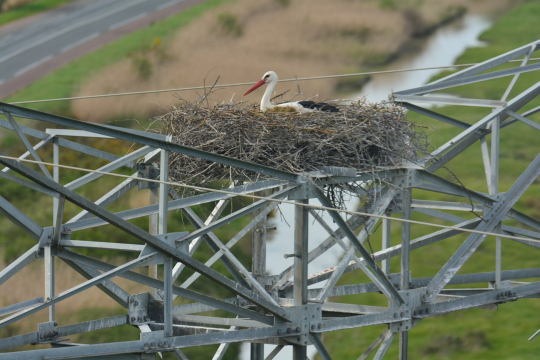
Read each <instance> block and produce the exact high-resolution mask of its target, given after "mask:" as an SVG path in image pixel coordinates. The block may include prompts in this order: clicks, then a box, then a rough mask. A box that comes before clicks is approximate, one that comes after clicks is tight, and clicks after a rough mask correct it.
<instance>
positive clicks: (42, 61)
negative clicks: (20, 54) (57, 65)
mask: <svg viewBox="0 0 540 360" xmlns="http://www.w3.org/2000/svg"><path fill="white" fill-rule="evenodd" d="M52 58H53V56H52V55H48V56H45V57H44V58H42V59H40V60H38V61H36V62H33V63H31V64H30V65H28V66H25V67H23V68H22V69H20V70H18V71H17V72H16V73H15V74H13V77H17V76H19V75H21V74H23V73H25V72H27V71H28V70H31V69H33V68H35V67H36V66H38V65H41V64H43V63H44V62H46V61H49V60H51V59H52Z"/></svg>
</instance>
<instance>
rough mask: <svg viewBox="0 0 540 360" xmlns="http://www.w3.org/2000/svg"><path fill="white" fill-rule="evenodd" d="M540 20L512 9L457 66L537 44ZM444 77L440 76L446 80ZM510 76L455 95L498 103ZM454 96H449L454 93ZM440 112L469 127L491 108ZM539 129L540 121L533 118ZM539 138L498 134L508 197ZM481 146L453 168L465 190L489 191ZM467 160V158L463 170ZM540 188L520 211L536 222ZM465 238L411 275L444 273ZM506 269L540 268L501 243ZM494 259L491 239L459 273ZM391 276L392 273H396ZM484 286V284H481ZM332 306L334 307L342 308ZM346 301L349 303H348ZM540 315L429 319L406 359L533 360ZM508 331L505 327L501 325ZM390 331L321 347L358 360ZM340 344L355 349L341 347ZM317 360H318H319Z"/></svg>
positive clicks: (448, 131) (343, 337) (414, 335)
mask: <svg viewBox="0 0 540 360" xmlns="http://www.w3.org/2000/svg"><path fill="white" fill-rule="evenodd" d="M538 14H540V3H539V2H537V1H535V2H528V3H526V4H522V5H520V6H519V7H517V8H515V9H514V10H512V11H511V12H509V13H508V14H505V15H504V16H502V17H501V18H500V19H499V20H498V21H497V22H496V23H495V24H494V26H493V27H492V28H491V29H489V30H487V31H485V32H484V33H483V34H482V35H481V36H480V40H482V41H484V42H485V43H486V46H482V47H475V48H471V49H469V50H467V51H466V52H465V53H464V54H463V55H462V56H460V57H459V58H458V59H457V60H456V63H476V62H480V61H484V60H487V59H489V58H492V57H495V56H497V55H500V54H502V53H504V52H506V51H510V50H512V49H514V48H516V47H519V46H521V45H524V44H527V43H530V42H533V41H536V40H538V32H537V31H536V30H535V29H536V27H537V25H536V24H537V16H538ZM449 73H450V72H444V73H442V74H440V75H439V76H438V77H440V76H445V75H448V74H449ZM509 81H510V77H507V78H502V79H497V80H494V81H490V82H489V83H484V84H482V83H480V84H474V85H469V86H464V87H462V88H457V89H455V90H453V91H452V93H454V94H456V95H460V96H462V97H465V98H478V99H487V98H490V99H497V98H500V97H501V96H502V94H503V93H504V91H505V89H506V86H507V85H508V82H509ZM538 81H540V74H538V73H536V72H533V73H530V74H527V75H526V76H521V77H520V80H519V81H518V83H517V84H516V88H515V90H514V91H513V92H512V93H511V94H510V98H511V97H513V96H515V95H517V94H518V93H519V92H520V91H523V90H524V89H526V88H527V87H528V86H530V85H532V84H534V83H536V82H538ZM449 92H450V91H449ZM538 105H540V101H539V100H538V99H537V100H535V101H534V102H532V103H530V104H528V105H527V107H526V108H525V109H524V110H526V109H529V108H532V107H535V106H538ZM437 111H438V112H441V113H442V114H444V115H447V116H450V117H452V118H455V119H459V120H461V121H465V122H467V123H471V122H472V121H475V120H477V119H479V118H481V117H482V116H483V115H485V114H488V113H489V112H490V111H491V110H490V109H477V108H473V107H457V106H456V107H450V106H449V107H444V108H437ZM410 116H411V117H413V120H415V121H417V122H420V123H423V124H424V125H426V126H427V128H428V132H429V136H430V140H431V142H432V144H433V145H434V146H436V145H437V144H442V143H444V142H446V141H448V140H449V139H450V138H452V137H453V136H455V135H456V134H457V132H458V131H459V130H454V129H452V126H450V125H448V126H446V125H445V124H442V123H434V122H433V121H430V120H429V119H427V118H425V117H422V116H417V115H415V114H413V113H410ZM532 119H533V120H535V121H536V122H538V117H537V116H536V117H532ZM537 137H538V135H537V133H536V132H534V131H530V130H529V128H528V127H527V126H526V125H524V124H516V126H512V127H508V128H505V130H504V132H502V133H501V158H500V189H501V191H506V189H508V188H509V187H510V186H511V185H512V183H513V181H514V180H515V178H516V177H517V176H518V175H519V174H520V173H521V171H523V169H524V168H525V167H526V166H527V165H528V164H529V163H530V162H531V161H532V160H533V159H534V157H535V156H536V155H537V154H538V153H539V150H540V149H539V146H538V140H537ZM479 153H480V149H479V147H474V146H473V149H470V150H467V151H466V152H465V153H464V154H463V155H462V156H461V157H458V158H457V159H456V160H455V161H452V162H450V163H449V164H448V167H449V168H450V170H452V172H454V173H455V174H456V176H457V177H458V178H459V180H460V181H461V182H462V183H463V184H464V185H465V186H467V187H469V188H472V189H475V190H478V191H483V192H487V190H486V185H485V174H484V173H483V166H482V160H481V156H480V155H479ZM463 159H466V166H464V163H463V161H464V160H463ZM439 175H441V176H443V177H446V178H448V179H451V176H450V174H449V173H448V172H447V171H446V170H444V169H443V170H441V172H440V174H439ZM417 197H420V198H423V197H425V199H429V200H450V199H451V198H449V197H447V196H444V195H438V196H435V195H434V193H430V194H429V195H427V194H424V193H422V192H421V191H416V190H415V198H417ZM539 197H540V184H538V183H535V184H533V185H532V186H531V187H530V188H529V189H528V191H527V192H526V194H525V195H524V196H523V197H522V198H521V200H520V201H519V202H518V203H517V205H516V207H517V209H519V210H522V211H525V212H526V213H527V214H529V215H531V216H533V217H536V218H538V217H539V216H540V205H539V204H538V200H537V199H538V198H539ZM459 216H463V217H464V218H467V219H471V218H472V217H473V216H474V215H472V214H469V215H468V214H463V213H459ZM413 219H414V220H419V221H429V220H430V218H428V217H425V216H422V215H421V214H417V213H415V214H413ZM411 231H412V238H413V239H416V238H418V237H420V236H423V235H425V234H426V233H425V232H424V230H423V229H422V228H419V227H417V226H412V227H411ZM400 235H401V227H400V226H399V224H394V225H393V226H392V239H393V240H392V245H397V244H399V239H400ZM464 239H465V237H464V236H461V237H459V238H458V239H454V240H447V241H442V242H439V243H437V244H433V245H430V246H429V247H427V248H425V249H422V250H417V251H413V252H412V253H411V272H412V276H413V277H419V276H426V274H435V273H436V272H437V271H438V269H439V268H440V266H441V265H442V264H444V262H445V261H446V260H447V259H448V258H449V257H450V255H451V254H453V253H454V251H455V250H456V249H457V247H458V246H459V245H460V244H461V242H462V241H463V240H464ZM380 241H381V239H380V230H379V232H377V233H376V234H374V235H373V236H372V238H371V243H372V244H374V247H373V249H374V251H377V250H379V249H380V245H379V244H380ZM502 244H503V257H502V266H503V270H510V269H518V268H533V267H537V266H538V260H537V259H538V258H537V256H536V255H535V252H534V251H530V249H531V248H530V247H527V246H525V245H522V244H516V243H514V242H511V241H505V240H503V242H502ZM494 254H495V241H494V240H493V239H492V238H487V239H486V241H485V242H484V243H483V244H482V245H481V246H480V247H479V248H478V250H477V251H476V253H475V254H474V255H473V258H471V259H470V260H469V261H468V262H467V263H466V264H465V265H464V266H463V268H462V270H461V272H462V273H472V272H481V271H486V269H489V268H494V266H495V265H494V263H493V256H494ZM399 260H400V259H399V258H395V259H393V261H392V262H391V268H392V269H396V270H397V269H399V266H400V263H399ZM391 272H393V271H391ZM359 281H360V282H365V281H367V280H366V279H365V276H363V275H361V274H360V273H359V272H358V271H355V272H351V273H348V274H346V275H345V276H344V277H343V278H342V279H341V280H340V283H339V284H340V285H345V284H350V283H358V282H359ZM481 286H485V284H481ZM358 299H359V300H360V301H361V302H362V303H369V304H373V305H383V306H386V299H385V298H384V297H382V296H380V295H377V294H371V295H362V296H359V297H358ZM337 300H338V299H337V298H336V299H332V300H331V301H337ZM348 300H351V299H350V298H349V299H348ZM539 309H540V304H539V303H538V301H537V300H536V299H527V300H520V301H519V302H517V303H509V304H503V305H499V310H498V311H487V310H480V309H469V310H463V311H459V312H455V313H453V314H449V315H445V316H443V317H441V316H439V317H435V318H428V319H424V320H422V322H420V323H419V324H418V325H417V326H415V328H414V329H412V330H411V331H410V335H409V358H411V359H426V360H431V359H433V360H435V359H464V360H483V359H486V360H487V359H494V358H497V359H528V358H534V357H535V356H536V355H537V354H538V351H539V350H540V343H539V342H537V341H531V342H528V341H527V339H528V338H529V336H530V335H531V334H533V333H534V332H535V331H536V330H537V328H538V324H537V321H536V320H535V317H534V316H533V315H532V314H535V313H536V312H537V311H538V310H539ZM501 324H504V326H501ZM384 329H385V327H383V326H379V327H366V328H363V329H355V330H350V331H348V330H347V331H340V332H335V333H328V334H325V337H324V343H325V345H326V346H327V348H328V351H329V353H330V354H331V355H332V357H333V358H336V359H354V358H358V356H359V355H360V354H361V353H362V352H363V351H364V350H365V349H366V348H367V347H368V346H369V345H370V344H371V342H373V340H375V339H376V338H377V336H379V335H380V334H381V332H382V331H383V330H384ZM343 344H354V345H351V346H343ZM386 356H387V357H388V358H389V359H395V358H398V341H397V340H394V342H393V344H392V346H391V347H390V349H389V351H388V353H387V355H386ZM317 359H320V357H317Z"/></svg>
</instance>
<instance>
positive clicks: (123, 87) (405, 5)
mask: <svg viewBox="0 0 540 360" xmlns="http://www.w3.org/2000/svg"><path fill="white" fill-rule="evenodd" d="M515 3H516V2H513V3H512V1H510V0H472V1H471V0H427V1H423V2H418V1H413V0H410V1H409V0H407V1H395V0H377V1H376V0H361V1H358V0H357V1H351V0H335V1H324V0H261V1H257V2H254V1H249V0H237V1H235V2H231V3H227V4H225V5H222V6H220V7H218V8H216V9H214V10H212V11H209V12H208V13H206V14H205V15H204V16H202V17H200V18H199V19H197V20H195V21H194V22H192V23H191V24H190V25H189V26H187V27H185V28H182V29H181V30H180V31H178V32H177V33H176V34H174V35H173V36H171V38H170V39H155V41H154V43H153V44H141V46H146V47H147V49H146V50H144V51H141V52H140V53H137V54H133V55H132V56H131V57H129V58H127V59H125V60H123V61H121V62H119V63H117V64H115V65H112V66H110V67H108V68H106V69H104V70H103V71H102V72H101V73H99V74H97V75H96V76H94V77H93V78H91V79H88V80H87V81H86V82H84V83H83V84H82V86H81V88H80V91H79V92H78V93H77V94H74V95H76V96H81V95H91V94H103V93H115V92H127V91H142V90H149V89H166V88H181V87H191V86H200V85H202V84H203V79H205V77H206V84H207V85H208V84H212V83H213V82H214V81H215V80H216V78H217V77H218V75H219V76H220V79H219V84H227V83H237V82H249V81H256V80H258V79H259V78H260V77H261V75H262V74H263V73H264V72H266V71H268V70H274V71H276V72H277V73H278V74H279V76H280V78H294V77H295V76H298V77H306V76H318V75H331V74H339V73H345V72H352V71H358V70H361V69H366V68H373V67H375V66H378V67H381V66H382V65H385V64H388V63H389V62H390V61H391V60H392V59H394V58H396V57H397V56H399V54H401V53H403V52H407V51H414V48H415V47H414V46H413V44H414V43H415V42H417V41H418V40H417V39H419V38H422V37H424V36H425V35H426V34H429V33H430V32H431V31H433V29H434V28H436V27H437V26H439V25H440V24H441V23H444V22H448V21H451V20H452V19H453V18H456V17H459V16H460V14H462V13H463V12H464V11H470V12H480V13H488V14H495V13H497V12H500V11H503V10H505V9H508V8H509V7H510V6H512V5H514V4H515ZM418 4H420V5H418ZM364 80H365V79H364ZM359 81H362V80H361V79H360V80H359ZM336 84H337V83H336V80H317V81H310V82H306V83H303V84H302V91H303V92H304V94H305V96H306V97H312V96H315V95H318V96H319V99H330V98H335V97H336V96H338V95H339V94H338V93H337V92H336ZM247 89H248V87H237V88H229V89H224V90H219V91H217V93H216V94H215V95H214V96H213V100H218V101H229V100H230V99H231V98H233V97H234V99H235V100H239V99H241V98H242V94H243V93H244V92H245V91H246V90H247ZM285 90H290V92H289V94H293V93H295V92H296V85H295V84H294V83H286V84H280V85H278V87H277V88H276V93H281V92H283V91H285ZM199 94H200V92H199ZM261 95H262V91H258V92H255V93H254V94H253V95H250V96H248V97H247V98H246V99H247V100H250V101H259V97H260V96H261ZM177 96H181V97H182V98H185V99H194V98H197V97H198V96H199V95H198V94H197V93H196V92H194V91H189V92H187V91H185V92H182V93H179V94H176V95H173V94H171V93H162V94H156V95H144V96H131V97H121V98H112V99H97V100H79V101H74V102H73V103H72V109H73V112H74V114H75V116H76V117H78V118H81V119H84V120H90V121H97V122H101V121H106V120H108V119H111V118H118V117H119V116H129V115H134V114H137V117H138V118H143V117H146V116H152V115H156V114H159V113H162V112H163V111H165V110H166V109H167V108H170V107H171V106H172V105H173V104H174V103H175V102H177V101H178V99H177Z"/></svg>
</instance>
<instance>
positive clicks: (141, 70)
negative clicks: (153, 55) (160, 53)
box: [133, 56, 152, 80]
mask: <svg viewBox="0 0 540 360" xmlns="http://www.w3.org/2000/svg"><path fill="white" fill-rule="evenodd" d="M133 66H134V67H135V70H136V71H137V76H138V77H139V79H141V80H148V79H149V78H150V76H151V75H152V63H151V62H150V60H148V59H147V58H146V57H141V56H137V57H135V58H133Z"/></svg>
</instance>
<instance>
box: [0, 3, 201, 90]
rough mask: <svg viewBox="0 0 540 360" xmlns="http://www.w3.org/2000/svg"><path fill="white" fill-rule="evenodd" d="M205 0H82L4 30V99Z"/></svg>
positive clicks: (0, 81) (0, 43)
mask: <svg viewBox="0 0 540 360" xmlns="http://www.w3.org/2000/svg"><path fill="white" fill-rule="evenodd" d="M200 1H201V0H78V1H75V2H73V3H69V4H67V5H65V6H62V7H59V8H57V9H53V10H50V11H47V12H44V13H41V14H38V15H36V16H33V17H31V18H26V19H23V20H21V21H18V22H16V23H12V24H8V25H5V26H3V27H0V98H4V97H6V96H8V95H9V94H11V93H13V92H14V91H16V90H18V89H20V88H22V87H24V86H26V85H28V84H29V83H31V82H33V81H35V80H36V79H37V78H39V77H41V76H43V75H45V74H46V73H48V72H49V71H52V70H54V69H56V68H58V67H60V66H62V65H64V64H66V63H67V62H69V61H72V60H73V59H75V58H77V57H79V56H81V55H84V54H85V53H88V52H90V51H93V50H95V49H97V48H99V47H101V46H103V45H104V44H106V43H107V42H109V41H112V40H115V39H116V38H119V37H121V36H123V35H125V34H127V33H129V32H132V31H134V30H137V29H139V28H142V27H144V26H148V25H149V24H150V23H151V22H152V21H156V20H159V19H162V18H165V17H168V16H170V15H172V14H174V13H176V12H179V11H181V10H183V9H185V8H186V7H188V6H191V5H193V4H195V3H198V2H200Z"/></svg>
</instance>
